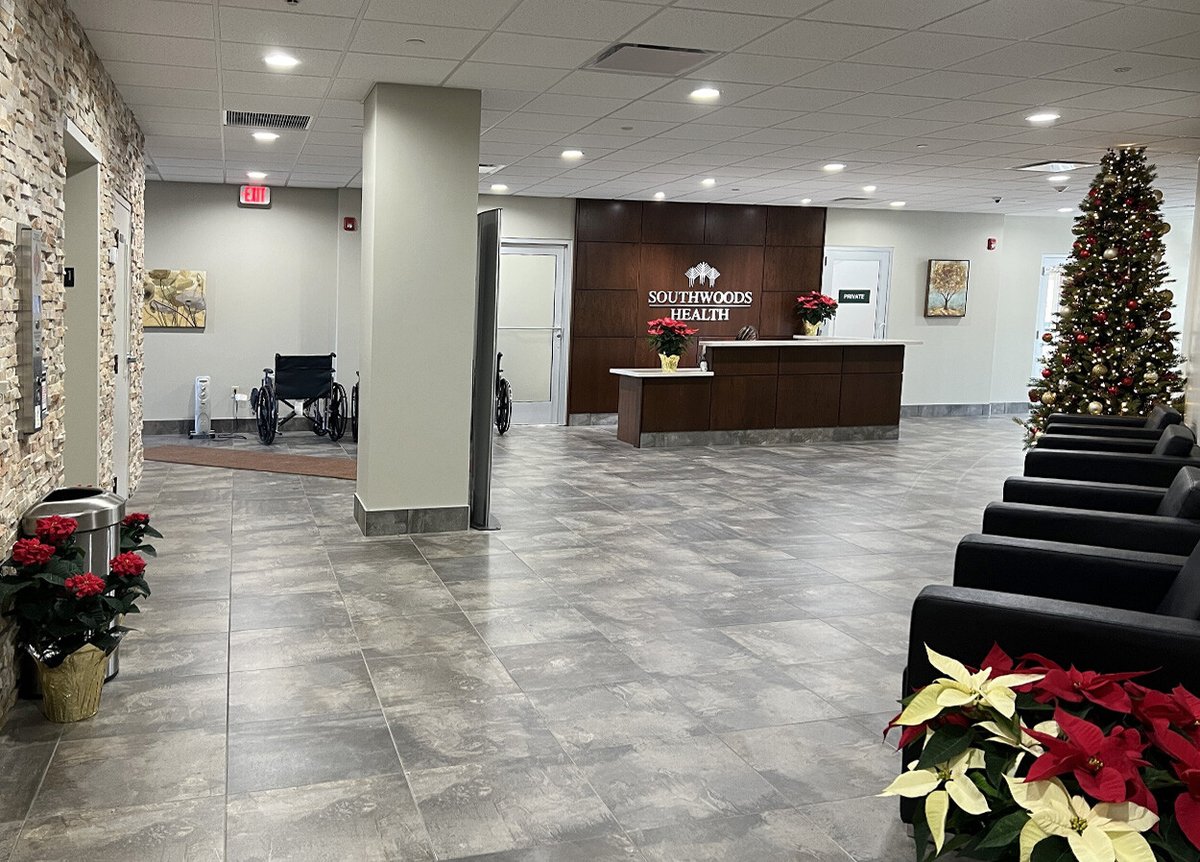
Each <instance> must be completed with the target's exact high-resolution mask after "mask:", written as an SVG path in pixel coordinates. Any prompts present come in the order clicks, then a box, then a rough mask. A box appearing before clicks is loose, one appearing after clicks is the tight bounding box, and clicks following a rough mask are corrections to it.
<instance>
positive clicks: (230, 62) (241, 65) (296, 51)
mask: <svg viewBox="0 0 1200 862" xmlns="http://www.w3.org/2000/svg"><path fill="white" fill-rule="evenodd" d="M268 53H270V52H269V51H268V49H266V48H264V47H263V46H261V45H250V44H248V43H244V42H222V43H221V58H220V62H221V68H222V69H230V70H233V71H238V72H266V73H269V74H275V75H287V74H297V75H317V76H321V75H324V76H328V75H332V74H333V72H334V70H335V69H336V68H337V64H338V62H339V61H340V60H341V59H342V52H341V51H322V50H319V49H317V48H289V49H288V53H289V54H291V55H292V56H293V57H295V58H296V59H297V60H299V61H300V65H299V66H297V67H296V68H295V69H294V70H292V71H291V72H272V71H271V69H270V67H268V66H267V65H266V64H265V63H264V62H263V57H264V56H265V55H266V54H268Z"/></svg>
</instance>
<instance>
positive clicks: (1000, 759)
mask: <svg viewBox="0 0 1200 862" xmlns="http://www.w3.org/2000/svg"><path fill="white" fill-rule="evenodd" d="M1012 758H1013V755H1012V753H1010V750H1009V751H1006V750H1002V749H1000V748H997V747H994V746H986V747H985V748H984V749H983V768H984V774H985V775H987V780H988V783H989V784H991V785H992V786H993V787H1001V786H1003V782H1004V773H1005V771H1006V770H1007V769H1008V765H1009V764H1010V763H1011V762H1012Z"/></svg>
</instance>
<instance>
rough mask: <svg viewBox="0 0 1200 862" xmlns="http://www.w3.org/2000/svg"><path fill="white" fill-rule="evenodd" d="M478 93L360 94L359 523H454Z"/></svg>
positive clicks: (410, 90) (398, 528) (462, 498)
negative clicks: (362, 104) (362, 105)
mask: <svg viewBox="0 0 1200 862" xmlns="http://www.w3.org/2000/svg"><path fill="white" fill-rule="evenodd" d="M479 99H480V94H479V91H477V90H453V89H445V88H437V87H416V86H409V85H402V84H376V85H375V88H374V89H373V90H372V91H371V93H370V95H368V96H367V100H366V112H365V121H364V122H365V125H364V133H363V134H364V141H363V202H362V309H361V310H362V342H361V345H360V351H361V352H360V359H359V366H360V368H361V370H362V389H361V404H362V419H361V422H360V424H359V447H358V487H357V493H356V494H355V498H354V499H355V502H354V513H355V518H356V520H357V521H358V525H359V527H360V528H361V529H362V531H363V532H364V533H365V534H366V535H388V534H397V533H428V532H444V531H447V530H465V529H466V528H467V522H468V511H467V499H468V489H467V482H468V467H469V464H468V456H469V452H468V446H469V442H470V419H471V366H472V349H473V345H474V326H475V249H476V231H475V209H476V202H477V197H478V189H479V180H478V176H479V174H478V165H479Z"/></svg>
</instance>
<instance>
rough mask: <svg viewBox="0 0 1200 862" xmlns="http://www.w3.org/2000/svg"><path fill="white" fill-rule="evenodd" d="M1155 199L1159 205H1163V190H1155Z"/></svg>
mask: <svg viewBox="0 0 1200 862" xmlns="http://www.w3.org/2000/svg"><path fill="white" fill-rule="evenodd" d="M1154 199H1155V200H1156V201H1158V202H1159V203H1162V199H1163V193H1162V189H1155V190H1154Z"/></svg>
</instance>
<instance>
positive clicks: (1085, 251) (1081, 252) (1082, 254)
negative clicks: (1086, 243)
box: [1079, 248, 1092, 257]
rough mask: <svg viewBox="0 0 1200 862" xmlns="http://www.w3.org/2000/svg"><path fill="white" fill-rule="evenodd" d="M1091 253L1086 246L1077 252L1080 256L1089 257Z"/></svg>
mask: <svg viewBox="0 0 1200 862" xmlns="http://www.w3.org/2000/svg"><path fill="white" fill-rule="evenodd" d="M1091 255H1092V253H1091V252H1090V251H1088V250H1087V249H1086V248H1085V249H1082V250H1080V252H1079V256H1080V257H1091Z"/></svg>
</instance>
